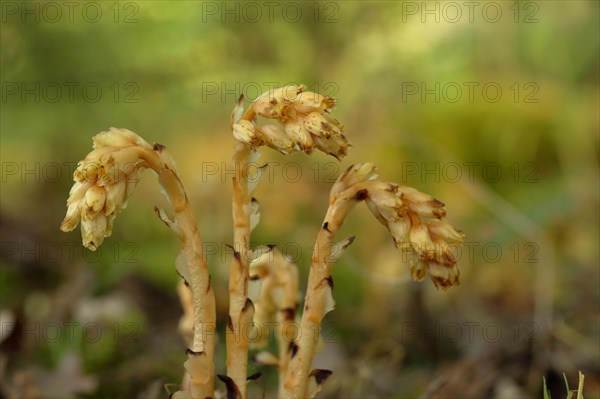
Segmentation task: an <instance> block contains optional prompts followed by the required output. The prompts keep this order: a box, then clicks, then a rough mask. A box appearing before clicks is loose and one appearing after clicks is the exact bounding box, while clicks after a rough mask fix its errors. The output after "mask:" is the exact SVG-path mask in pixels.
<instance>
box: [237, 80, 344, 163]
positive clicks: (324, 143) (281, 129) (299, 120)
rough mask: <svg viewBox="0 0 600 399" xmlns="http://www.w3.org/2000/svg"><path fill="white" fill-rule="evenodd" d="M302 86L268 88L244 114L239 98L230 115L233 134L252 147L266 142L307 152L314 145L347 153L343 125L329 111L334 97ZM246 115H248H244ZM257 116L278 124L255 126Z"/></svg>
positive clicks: (284, 150) (340, 154)
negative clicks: (307, 89)
mask: <svg viewBox="0 0 600 399" xmlns="http://www.w3.org/2000/svg"><path fill="white" fill-rule="evenodd" d="M305 89H306V87H305V86H304V85H290V86H284V87H279V88H276V89H273V90H269V91H267V92H265V93H263V94H262V95H260V96H259V97H258V98H257V99H256V100H254V101H253V103H252V105H251V108H250V109H249V110H248V111H246V113H245V114H243V113H242V112H241V110H242V109H241V101H240V102H238V106H237V107H236V109H235V110H234V113H233V116H232V122H233V126H232V127H233V135H234V137H235V138H236V139H237V140H239V141H241V142H243V143H246V144H248V145H249V146H250V147H252V148H256V147H260V146H262V145H266V146H269V147H271V148H274V149H276V150H278V151H280V152H282V153H283V154H288V153H291V152H295V151H303V152H305V153H306V154H310V153H311V152H312V151H313V150H314V149H315V148H317V149H319V150H320V151H323V152H324V153H326V154H329V155H332V156H334V157H335V158H337V159H341V158H343V157H344V156H346V155H347V153H348V147H350V146H351V143H350V141H349V140H348V139H347V138H346V136H344V134H343V133H342V132H343V130H344V127H343V125H342V124H341V123H340V122H339V121H338V120H337V119H335V118H334V117H332V116H331V115H330V112H331V110H332V109H333V107H334V106H335V104H336V100H335V99H333V98H332V97H329V96H324V95H321V94H318V93H314V92H310V91H305ZM240 100H241V98H240ZM247 115H250V117H248V118H244V116H247ZM256 116H260V117H262V118H265V119H271V120H275V121H277V122H279V125H277V124H267V125H263V126H258V125H257V124H256V122H255V120H254V119H255V117H256Z"/></svg>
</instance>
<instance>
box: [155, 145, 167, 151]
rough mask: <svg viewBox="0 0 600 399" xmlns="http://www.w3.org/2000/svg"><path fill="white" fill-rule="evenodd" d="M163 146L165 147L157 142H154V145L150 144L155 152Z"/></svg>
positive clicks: (163, 147) (161, 149)
mask: <svg viewBox="0 0 600 399" xmlns="http://www.w3.org/2000/svg"><path fill="white" fill-rule="evenodd" d="M165 148H167V147H165V146H164V145H162V144H159V143H154V146H152V149H153V150H154V151H156V152H162V151H163V150H164V149H165Z"/></svg>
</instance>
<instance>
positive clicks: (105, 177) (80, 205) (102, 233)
mask: <svg viewBox="0 0 600 399" xmlns="http://www.w3.org/2000/svg"><path fill="white" fill-rule="evenodd" d="M93 142H94V149H93V151H92V152H90V153H89V154H88V155H87V156H86V157H85V158H84V159H83V160H82V161H80V162H79V163H78V164H77V169H76V170H75V172H74V173H73V180H74V181H75V184H74V185H73V187H72V188H71V191H70V192H69V198H68V200H67V214H66V216H65V218H64V220H63V222H62V224H61V226H60V229H61V230H62V231H65V232H67V231H71V230H73V229H75V227H77V224H78V223H79V222H80V221H81V236H82V239H83V245H84V246H85V247H86V248H88V249H90V250H92V251H95V250H96V249H97V248H98V247H99V246H100V244H102V242H103V241H104V238H105V237H109V236H110V235H111V233H112V225H113V220H114V219H115V216H116V215H117V213H118V212H120V211H121V210H122V209H124V208H125V207H126V206H127V200H128V199H129V197H130V196H131V194H132V192H133V190H134V188H135V186H136V185H137V182H138V176H139V172H140V170H141V169H142V168H143V167H145V163H144V161H142V160H141V159H140V150H141V149H142V150H152V146H151V145H150V144H148V142H146V141H145V140H144V139H142V138H141V137H140V136H138V135H137V134H135V133H133V132H131V131H129V130H126V129H117V128H110V129H109V131H107V132H101V133H98V134H97V135H96V136H95V137H94V139H93Z"/></svg>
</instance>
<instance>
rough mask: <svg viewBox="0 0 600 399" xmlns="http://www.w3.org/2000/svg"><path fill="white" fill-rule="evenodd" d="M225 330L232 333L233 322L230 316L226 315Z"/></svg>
mask: <svg viewBox="0 0 600 399" xmlns="http://www.w3.org/2000/svg"><path fill="white" fill-rule="evenodd" d="M227 329H228V330H230V331H233V320H232V319H231V316H230V315H227Z"/></svg>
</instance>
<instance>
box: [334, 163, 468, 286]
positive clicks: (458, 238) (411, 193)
mask: <svg viewBox="0 0 600 399" xmlns="http://www.w3.org/2000/svg"><path fill="white" fill-rule="evenodd" d="M374 171H375V166H374V165H373V164H370V163H363V164H357V165H354V166H351V167H350V168H348V170H347V171H346V172H344V173H343V174H342V175H341V176H340V178H339V179H338V181H337V182H336V183H335V185H334V186H333V188H332V190H331V198H330V202H332V203H334V202H340V201H342V200H343V199H344V198H354V199H356V200H364V201H365V203H366V204H367V207H368V208H369V210H370V211H371V213H372V214H373V215H374V216H375V218H376V219H377V220H379V222H380V223H381V224H383V225H384V226H386V227H387V228H388V230H389V231H390V233H391V235H392V237H393V239H394V243H395V245H396V247H398V248H400V249H401V250H402V251H403V252H404V253H405V254H407V255H408V256H409V260H410V263H411V274H412V276H413V278H414V279H415V280H416V281H422V280H423V279H424V278H425V276H426V275H429V277H430V278H431V279H432V280H433V283H434V284H435V286H436V287H438V288H448V287H450V286H453V285H458V284H459V271H458V268H457V266H456V259H455V256H454V254H453V252H452V248H451V247H450V245H448V243H451V244H461V243H463V241H464V234H463V233H462V232H460V231H458V230H456V229H454V227H452V226H451V225H450V224H449V223H448V222H447V221H446V220H445V219H444V218H445V216H446V208H445V205H444V204H443V203H442V202H440V201H438V200H437V199H435V198H433V197H432V196H430V195H429V194H425V193H422V192H420V191H418V190H416V189H414V188H411V187H406V186H402V185H399V184H395V183H388V182H382V181H380V180H378V179H377V175H375V173H374Z"/></svg>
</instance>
